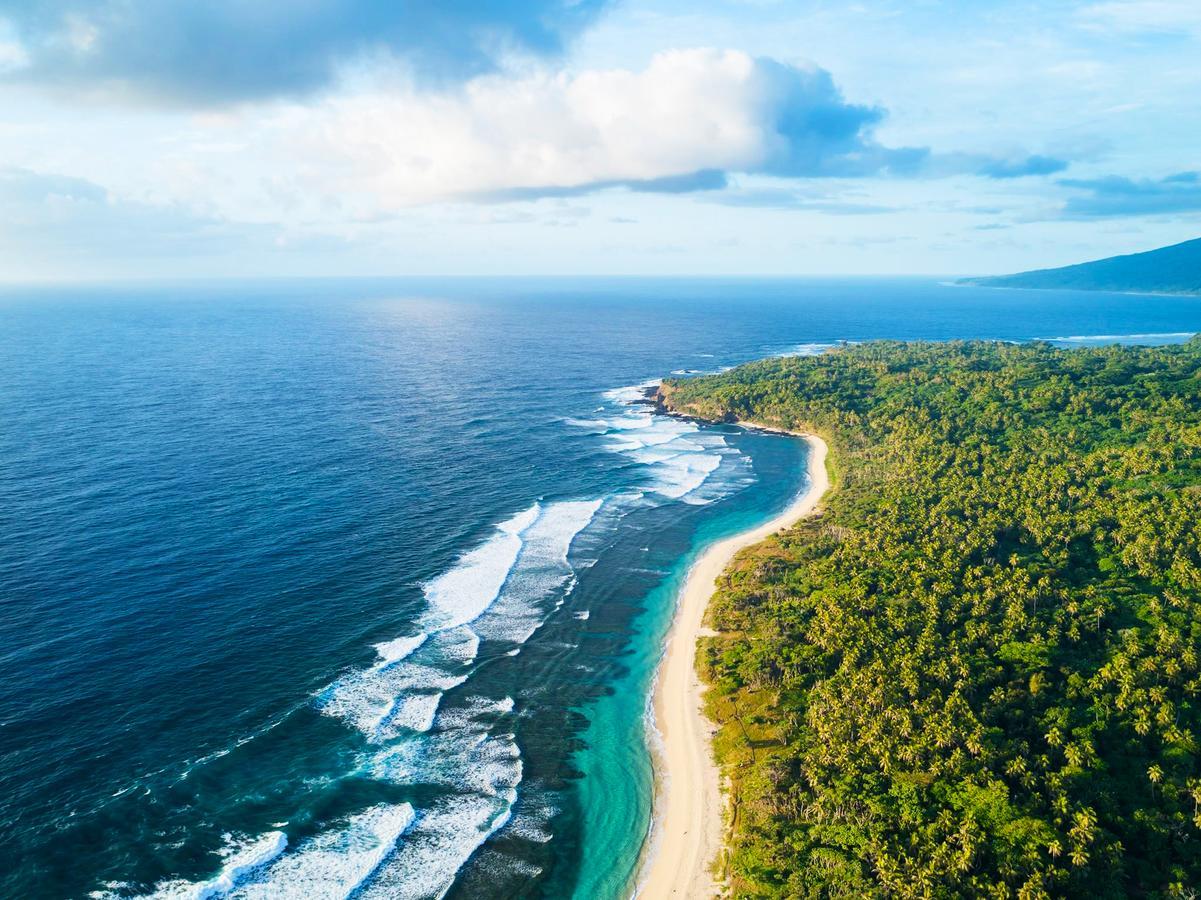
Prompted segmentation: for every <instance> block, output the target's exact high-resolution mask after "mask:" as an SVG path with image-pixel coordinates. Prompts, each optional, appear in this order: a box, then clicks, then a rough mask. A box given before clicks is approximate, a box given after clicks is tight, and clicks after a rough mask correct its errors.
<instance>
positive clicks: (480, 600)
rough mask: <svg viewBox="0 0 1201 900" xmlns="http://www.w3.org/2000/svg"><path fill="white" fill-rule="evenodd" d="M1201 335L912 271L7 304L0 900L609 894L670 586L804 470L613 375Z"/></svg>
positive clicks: (785, 493) (1158, 310)
mask: <svg viewBox="0 0 1201 900" xmlns="http://www.w3.org/2000/svg"><path fill="white" fill-rule="evenodd" d="M1198 330H1201V299H1196V298H1177V297H1150V296H1130V295H1112V294H1093V293H1074V292H1057V291H1042V292H1021V291H1005V290H989V289H980V288H958V287H949V286H944V285H941V284H938V283H936V282H933V281H928V280H919V279H906V280H838V281H830V280H745V279H744V280H705V281H688V280H670V279H628V280H622V279H613V280H599V279H598V280H584V281H569V280H443V281H431V280H425V281H417V280H407V281H306V282H272V283H252V284H232V283H217V284H211V285H196V284H184V285H153V286H147V285H140V286H132V287H112V286H109V287H95V288H36V289H35V288H5V289H3V290H0V896H4V897H54V898H59V897H83V896H87V895H89V894H94V895H96V896H102V897H103V896H112V897H130V896H141V895H158V896H167V897H170V896H179V897H214V896H232V897H318V896H320V897H325V896H346V895H348V894H350V893H352V892H357V894H356V895H357V896H364V897H434V896H440V895H442V894H444V893H447V895H448V896H451V897H471V898H477V897H480V898H491V897H519V896H520V897H538V896H543V897H555V898H559V897H571V896H576V897H586V898H610V897H612V898H616V897H622V896H626V895H628V893H629V891H630V889H631V886H632V879H633V877H634V874H635V871H636V866H637V861H638V854H639V852H640V849H641V847H642V844H643V841H644V839H645V836H646V834H647V829H648V827H649V823H650V801H651V788H652V781H651V772H650V765H649V756H648V751H647V746H646V744H647V731H646V722H645V710H646V697H647V692H648V690H649V686H650V683H651V677H652V675H653V671H654V667H655V664H656V661H657V658H658V653H659V648H660V646H661V641H662V638H663V635H664V633H665V630H666V627H667V625H668V622H669V620H670V615H671V608H672V603H673V601H674V597H675V591H676V590H677V589H678V587H679V585H680V583H681V580H682V578H683V574H684V572H685V571H686V568H687V565H688V563H689V561H690V559H692V558H693V557H694V556H695V555H696V554H697V553H698V552H699V551H700V550H701V549H702V548H703V547H704V546H705V545H706V544H707V543H708V542H710V541H712V540H714V539H716V538H718V537H720V536H722V535H725V534H729V533H733V532H735V531H737V530H740V529H741V528H743V527H746V526H748V525H750V524H753V523H755V522H757V521H760V520H761V519H763V518H764V517H766V516H768V515H770V514H771V513H772V512H774V511H776V510H778V509H780V508H782V507H783V506H784V505H785V504H786V503H787V502H788V500H789V499H790V498H791V496H792V495H793V494H794V493H795V492H796V491H797V490H798V489H799V488H800V487H801V483H800V477H801V476H800V473H801V472H802V471H803V464H804V450H803V447H802V446H801V445H799V444H798V443H797V442H795V441H792V440H790V439H786V438H779V437H773V436H767V435H756V434H746V433H743V432H740V431H739V430H737V429H733V428H728V427H718V428H700V427H697V426H695V425H691V424H688V423H683V422H678V421H676V420H670V419H665V418H662V417H658V416H654V415H652V414H651V413H650V411H649V410H647V409H646V408H645V407H641V406H638V405H636V404H633V403H632V400H633V399H634V398H635V397H636V396H637V391H636V390H634V389H633V388H634V387H635V386H637V385H639V384H642V383H644V382H646V381H647V380H650V379H655V378H658V377H660V376H662V375H665V374H668V373H671V372H686V371H712V370H715V369H718V368H721V367H723V366H728V365H734V364H737V363H739V362H743V361H746V360H749V359H754V358H758V357H762V356H765V355H771V354H779V353H790V352H810V351H812V350H813V349H815V348H820V346H821V345H824V344H829V343H832V342H836V341H839V340H863V339H868V338H879V337H887V338H932V339H949V338H971V337H982V338H1000V339H1009V340H1028V339H1032V338H1057V339H1065V342H1066V343H1068V344H1071V343H1096V342H1106V341H1110V340H1132V341H1136V342H1161V341H1171V340H1179V339H1181V338H1182V337H1185V336H1187V335H1188V334H1190V333H1192V332H1196V331H1198Z"/></svg>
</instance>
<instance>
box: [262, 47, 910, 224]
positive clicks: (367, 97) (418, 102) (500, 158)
mask: <svg viewBox="0 0 1201 900" xmlns="http://www.w3.org/2000/svg"><path fill="white" fill-rule="evenodd" d="M882 117H883V112H882V110H880V109H879V108H877V107H874V106H864V105H860V104H855V103H851V102H848V101H847V100H846V99H845V98H844V97H843V96H842V94H841V92H840V91H839V90H838V88H837V86H836V85H835V84H834V81H833V79H832V78H831V77H830V74H829V73H828V72H827V71H825V70H824V69H821V68H818V67H816V66H791V65H785V64H783V63H779V62H776V61H774V60H770V59H763V58H754V57H751V56H749V55H748V54H746V53H742V52H739V51H730V50H727V51H719V50H711V49H691V50H672V51H668V52H664V53H659V54H657V55H656V56H655V57H654V58H653V59H652V60H651V62H650V63H649V65H648V66H647V67H646V68H645V69H643V70H641V71H631V70H626V69H605V70H589V71H584V72H580V73H576V74H567V73H562V72H559V73H539V74H535V75H530V76H527V77H524V78H512V77H501V76H492V77H482V78H478V79H474V80H473V81H471V82H470V83H468V84H467V85H465V86H464V87H463V89H462V90H461V91H456V92H453V93H431V92H427V91H420V90H406V91H396V90H392V91H376V92H372V93H364V94H355V95H345V96H339V97H336V98H330V99H328V100H327V101H325V102H324V103H323V104H322V105H321V106H320V107H319V108H318V109H316V110H312V109H311V108H305V109H304V110H299V109H297V110H292V111H290V112H285V113H283V114H282V115H281V116H280V117H279V119H278V120H277V122H276V123H275V125H274V126H273V131H274V133H275V141H276V143H277V145H278V146H282V147H292V148H293V149H294V150H295V151H296V152H297V153H299V154H300V155H301V156H302V157H303V159H305V160H306V161H307V164H308V165H310V166H312V164H313V161H314V160H322V161H324V164H323V166H322V168H321V170H320V171H321V173H322V174H323V176H325V177H327V178H328V179H330V181H329V184H330V185H331V186H332V187H333V189H334V190H335V191H336V192H337V193H338V195H339V196H342V197H347V196H359V197H371V198H374V199H375V200H376V201H378V202H379V203H381V204H384V205H391V206H406V205H413V204H418V203H426V202H431V201H436V200H444V199H448V198H462V199H483V200H504V199H526V198H531V197H538V196H565V195H570V194H578V193H585V192H589V191H594V190H598V189H602V188H609V187H626V188H629V189H632V190H638V191H648V192H673V193H680V192H685V191H696V190H714V189H719V188H722V187H724V186H725V184H726V181H727V177H728V173H730V172H747V173H760V174H767V175H776V176H781V177H788V178H801V177H839V176H866V175H880V174H909V173H912V172H914V171H915V170H917V169H919V168H920V167H921V166H922V165H923V164H924V163H925V161H926V159H927V157H928V156H929V151H927V150H925V149H923V148H900V149H893V148H888V147H884V146H882V145H881V144H880V143H878V142H877V141H876V140H875V139H874V137H873V134H872V132H873V129H874V127H875V126H876V124H877V123H878V122H879V121H880V120H881V118H882Z"/></svg>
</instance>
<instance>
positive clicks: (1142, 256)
mask: <svg viewBox="0 0 1201 900" xmlns="http://www.w3.org/2000/svg"><path fill="white" fill-rule="evenodd" d="M959 283H960V284H972V285H977V286H980V287H1007V288H1067V289H1071V290H1080V291H1137V292H1144V293H1164V294H1201V238H1198V239H1196V240H1192V241H1185V242H1184V243H1183V244H1173V245H1172V246H1171V247H1161V248H1159V249H1158V250H1148V251H1147V252H1146V253H1131V254H1130V255H1128V256H1111V257H1109V258H1108V259H1098V260H1094V261H1093V262H1086V263H1079V264H1078V265H1074V266H1064V267H1063V268H1059V269H1038V270H1036V271H1033V272H1019V273H1018V274H1016V275H991V276H986V277H982V278H964V279H962V280H961V281H960V282H959Z"/></svg>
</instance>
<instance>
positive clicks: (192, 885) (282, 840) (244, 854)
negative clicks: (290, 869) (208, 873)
mask: <svg viewBox="0 0 1201 900" xmlns="http://www.w3.org/2000/svg"><path fill="white" fill-rule="evenodd" d="M287 845H288V836H287V835H286V834H284V833H283V832H282V831H269V832H267V833H266V834H263V835H259V836H258V837H256V838H254V839H252V840H250V841H246V842H244V843H241V844H237V843H231V845H230V846H229V847H228V848H227V849H226V851H225V852H224V854H223V855H224V856H225V864H224V865H223V866H222V867H221V871H220V872H218V873H217V875H216V876H215V877H214V878H211V879H209V880H208V881H200V882H196V881H170V882H166V883H164V884H160V885H159V886H158V887H157V888H156V889H155V891H154V893H153V894H151V895H150V897H151V898H153V900H215V898H218V897H228V896H229V895H230V892H231V891H233V890H234V888H236V887H237V885H238V882H239V881H241V880H243V879H244V878H246V877H247V876H248V875H250V874H251V873H252V872H254V871H255V870H256V869H260V868H262V867H264V866H266V865H267V864H268V863H270V862H271V861H272V860H274V859H276V858H277V857H278V856H279V855H280V854H281V853H283V852H284V848H285V847H287ZM120 886H121V885H117V887H120ZM99 896H101V897H104V896H109V897H112V896H115V895H114V894H112V893H109V894H103V893H102V894H99Z"/></svg>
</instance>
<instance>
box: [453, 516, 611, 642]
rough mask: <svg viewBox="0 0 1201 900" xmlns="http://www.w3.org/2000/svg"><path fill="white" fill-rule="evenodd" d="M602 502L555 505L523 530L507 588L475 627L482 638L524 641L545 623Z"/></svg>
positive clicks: (570, 577)
mask: <svg viewBox="0 0 1201 900" xmlns="http://www.w3.org/2000/svg"><path fill="white" fill-rule="evenodd" d="M602 502H603V501H600V500H586V501H567V502H561V503H551V504H548V505H547V506H546V508H545V509H544V510H543V512H542V515H541V516H539V517H538V521H536V522H535V523H534V524H532V525H531V526H529V528H527V529H526V530H525V531H524V532H523V533H522V542H523V543H522V549H521V554H520V556H519V557H518V558H517V562H516V564H515V565H514V566H513V570H512V572H511V573H510V575H509V578H508V580H507V581H506V582H505V585H504V588H503V589H502V590H501V592H500V596H499V597H497V599H496V602H495V603H493V604H492V605H491V606H490V607H489V608H488V611H487V612H486V613H485V614H484V615H483V616H481V617H480V618H479V619H478V620H477V621H476V622H475V623H473V625H472V627H473V628H474V629H475V630H476V631H477V632H478V633H479V634H480V636H482V637H484V638H490V639H494V640H496V639H499V640H508V641H514V642H516V643H519V644H520V643H525V641H527V640H529V638H530V636H531V635H532V634H533V633H534V632H535V631H536V630H537V629H538V628H540V627H541V626H542V623H543V622H545V621H546V616H547V614H548V613H549V612H550V611H551V609H550V608H549V607H548V604H549V603H550V601H551V599H552V598H553V597H554V596H555V595H556V594H557V593H559V592H561V591H562V590H564V589H566V587H567V586H568V585H569V582H570V581H571V579H572V578H573V576H574V572H573V570H572V567H571V565H570V564H569V563H568V561H567V554H568V552H569V551H570V549H571V544H572V541H574V540H575V537H576V535H578V534H579V533H580V532H581V531H583V530H584V529H585V528H586V527H587V526H588V524H589V523H590V522H591V521H592V519H593V517H594V516H595V515H596V513H597V510H599V509H600V508H601V505H602Z"/></svg>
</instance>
